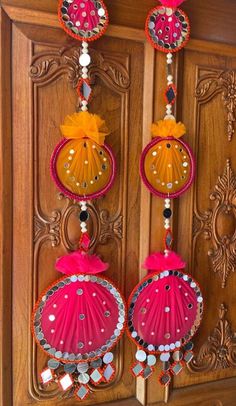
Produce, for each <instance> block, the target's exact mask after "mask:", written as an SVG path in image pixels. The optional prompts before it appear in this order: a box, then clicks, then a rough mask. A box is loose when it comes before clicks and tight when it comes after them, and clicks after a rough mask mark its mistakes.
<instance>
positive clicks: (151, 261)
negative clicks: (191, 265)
mask: <svg viewBox="0 0 236 406" xmlns="http://www.w3.org/2000/svg"><path fill="white" fill-rule="evenodd" d="M185 265H186V264H185V262H183V260H182V258H181V257H180V256H179V255H178V254H176V253H175V252H173V251H170V252H169V253H168V255H165V254H162V253H161V252H156V253H154V254H151V255H150V256H149V257H147V258H146V260H145V261H144V264H143V268H145V269H149V270H151V271H169V270H174V269H183V268H185Z"/></svg>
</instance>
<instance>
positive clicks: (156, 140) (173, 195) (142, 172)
mask: <svg viewBox="0 0 236 406" xmlns="http://www.w3.org/2000/svg"><path fill="white" fill-rule="evenodd" d="M165 140H166V141H169V140H174V138H173V137H166V138H161V137H156V138H154V139H153V140H152V141H151V142H150V143H149V144H148V145H147V146H146V147H145V148H144V150H143V152H142V155H141V159H140V175H141V178H142V180H143V183H144V184H145V186H146V187H147V188H148V189H149V190H150V192H151V193H152V194H153V195H155V196H158V197H161V198H162V199H166V198H169V199H175V198H176V197H179V196H180V195H181V194H183V193H184V192H186V190H187V189H188V188H189V187H190V186H191V184H192V183H193V180H194V177H195V159H194V156H193V152H192V150H191V148H190V147H189V146H188V144H186V143H185V142H184V141H181V140H180V139H178V142H179V143H180V144H181V145H182V146H183V147H184V148H185V149H186V151H187V153H188V155H189V158H190V164H191V165H190V167H191V168H190V177H189V180H188V182H187V183H186V184H185V185H184V186H183V187H182V188H181V189H180V190H179V191H178V192H174V193H162V192H158V190H156V189H155V188H154V187H153V186H152V185H151V184H150V183H149V181H148V179H147V177H146V174H145V169H144V165H145V158H146V154H147V153H148V152H149V150H150V149H151V148H152V147H153V146H154V145H156V144H158V143H159V142H161V141H165Z"/></svg>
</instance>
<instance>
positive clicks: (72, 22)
mask: <svg viewBox="0 0 236 406" xmlns="http://www.w3.org/2000/svg"><path fill="white" fill-rule="evenodd" d="M58 15H59V20H60V22H61V24H62V28H63V29H64V30H65V31H66V32H67V33H68V34H69V35H71V36H72V37H74V38H76V39H78V40H80V41H82V47H81V54H80V57H79V63H80V66H81V78H80V79H79V82H78V87H77V92H78V94H79V100H80V107H81V111H80V112H78V113H74V114H72V115H68V116H67V117H66V118H65V121H64V124H63V125H61V132H62V135H63V136H64V139H63V140H62V141H61V142H60V143H59V144H58V145H57V146H56V148H55V150H54V152H53V154H52V159H51V175H52V178H53V180H54V181H55V183H56V185H57V187H58V188H59V190H60V191H61V192H62V193H63V194H64V195H66V196H68V197H69V198H71V199H75V200H79V201H81V200H82V201H85V200H90V199H95V198H98V197H99V196H103V195H104V194H105V193H106V192H107V191H108V190H109V189H110V188H111V186H112V184H113V181H114V178H115V171H116V168H115V159H114V156H113V153H112V150H111V148H110V147H109V146H108V145H106V144H105V137H106V136H107V135H109V130H108V129H107V127H106V124H105V121H104V120H102V119H101V117H100V116H99V115H97V114H91V113H89V112H88V111H87V110H88V102H89V100H90V99H91V95H92V88H91V85H90V80H89V77H88V66H89V65H90V63H91V57H90V55H89V49H88V42H89V41H94V40H96V39H97V38H99V37H100V36H101V35H102V34H104V32H105V30H106V28H107V25H108V14H107V10H106V7H105V5H104V3H103V2H102V1H100V0H99V1H98V0H96V1H95V0H68V1H63V0H60V1H59V9H58Z"/></svg>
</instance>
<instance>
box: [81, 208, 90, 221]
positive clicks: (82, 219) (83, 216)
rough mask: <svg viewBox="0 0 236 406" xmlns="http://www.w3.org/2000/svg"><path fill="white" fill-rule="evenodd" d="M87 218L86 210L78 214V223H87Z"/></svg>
mask: <svg viewBox="0 0 236 406" xmlns="http://www.w3.org/2000/svg"><path fill="white" fill-rule="evenodd" d="M88 218H89V214H88V212H87V211H86V210H83V211H81V212H80V215H79V219H80V221H83V222H84V221H87V220H88Z"/></svg>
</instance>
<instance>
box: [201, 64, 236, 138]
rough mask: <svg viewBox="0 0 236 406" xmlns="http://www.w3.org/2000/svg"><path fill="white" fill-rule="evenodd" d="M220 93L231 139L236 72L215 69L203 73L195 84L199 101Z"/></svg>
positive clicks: (208, 99)
mask: <svg viewBox="0 0 236 406" xmlns="http://www.w3.org/2000/svg"><path fill="white" fill-rule="evenodd" d="M219 93H221V94H222V100H223V103H224V105H225V107H226V111H227V121H228V125H227V133H228V140H229V141H231V140H232V137H233V135H234V132H235V129H234V123H235V121H236V111H235V109H236V72H235V71H220V72H219V71H216V72H211V73H209V74H206V75H203V76H202V77H201V78H200V79H199V81H198V84H197V88H196V97H197V99H198V101H199V102H202V103H204V102H207V101H210V100H211V99H212V98H213V97H214V96H215V95H217V94H219Z"/></svg>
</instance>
